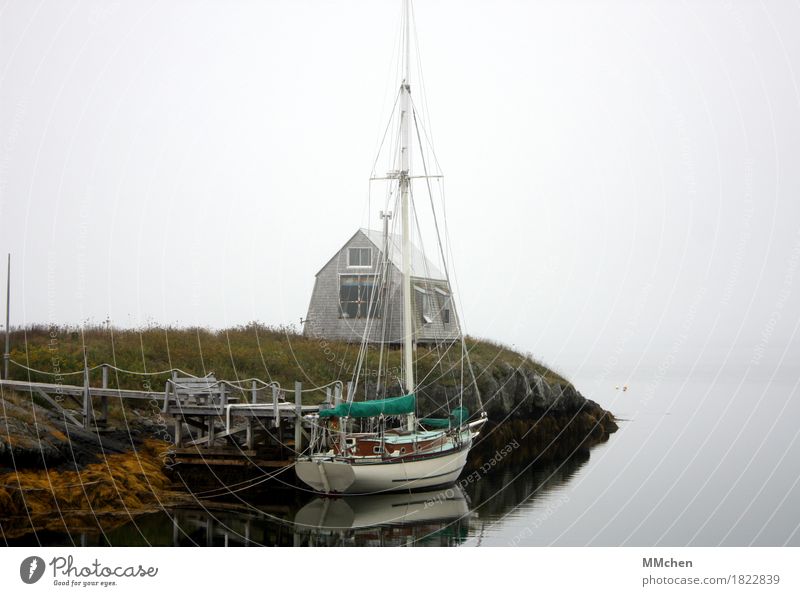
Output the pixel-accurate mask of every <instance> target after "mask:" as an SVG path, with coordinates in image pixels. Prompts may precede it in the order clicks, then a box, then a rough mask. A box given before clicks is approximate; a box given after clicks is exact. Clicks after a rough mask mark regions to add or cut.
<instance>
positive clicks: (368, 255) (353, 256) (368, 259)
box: [347, 248, 372, 267]
mask: <svg viewBox="0 0 800 596" xmlns="http://www.w3.org/2000/svg"><path fill="white" fill-rule="evenodd" d="M347 266H348V267H371V266H372V249H371V248H349V249H347Z"/></svg>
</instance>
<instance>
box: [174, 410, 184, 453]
mask: <svg viewBox="0 0 800 596" xmlns="http://www.w3.org/2000/svg"><path fill="white" fill-rule="evenodd" d="M175 447H183V423H182V421H181V417H180V415H179V414H175Z"/></svg>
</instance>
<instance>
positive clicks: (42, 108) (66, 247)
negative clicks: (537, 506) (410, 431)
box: [0, 0, 800, 383]
mask: <svg viewBox="0 0 800 596" xmlns="http://www.w3.org/2000/svg"><path fill="white" fill-rule="evenodd" d="M414 12H415V21H416V30H417V34H418V36H419V46H420V48H419V49H420V62H421V65H422V72H423V76H424V79H422V80H424V83H425V85H424V96H425V99H426V100H427V107H428V111H429V115H430V123H431V130H432V133H433V136H434V144H435V147H436V152H437V155H438V158H439V162H440V164H441V167H442V170H443V172H444V174H445V180H446V201H447V223H448V227H449V231H450V237H451V242H452V245H451V250H452V254H453V263H452V267H453V270H454V272H455V277H456V280H457V293H458V298H459V299H460V301H461V304H462V307H463V319H464V323H465V327H466V329H467V331H468V332H469V333H471V334H473V335H477V336H481V337H487V338H491V339H494V340H497V341H501V342H504V343H507V344H510V345H513V346H515V347H516V348H518V349H520V350H522V351H526V352H530V353H532V354H533V355H534V356H536V357H537V358H540V359H542V360H543V361H545V362H546V363H548V364H550V365H552V366H554V367H556V368H557V369H558V370H560V371H561V372H563V373H564V374H566V375H568V376H577V377H593V378H595V380H596V379H601V380H602V379H606V378H607V379H608V380H609V382H610V383H614V382H620V381H625V380H626V379H628V378H632V377H635V376H637V375H641V374H646V375H648V376H650V377H651V378H652V377H654V376H655V377H658V376H659V375H661V376H671V375H684V374H689V373H691V374H694V375H706V376H708V377H709V378H714V377H717V376H719V375H730V374H731V373H732V371H737V374H746V375H747V376H750V377H753V378H766V379H768V378H771V377H772V376H773V375H776V374H781V375H793V376H794V377H795V378H796V377H797V375H798V362H800V349H798V342H797V341H796V332H797V327H798V323H800V299H798V286H800V275H799V274H798V266H800V199H799V198H798V197H800V168H798V167H797V163H798V159H797V158H798V155H800V88H799V87H798V81H797V77H798V74H797V70H798V68H800V37H798V36H797V35H796V32H797V27H798V24H800V7H798V6H797V5H796V4H791V3H785V2H759V3H752V2H745V1H742V2H736V1H731V2H712V1H709V2H703V3H693V2H687V3H674V2H666V1H665V2H648V3H642V2H600V3H598V2H536V3H533V2H530V3H529V2H511V1H496V2H490V3H489V2H474V1H460V2H454V1H444V0H430V1H422V0H417V1H416V2H415V3H414ZM399 24H400V3H399V2H396V1H395V0H385V1H383V0H381V1H377V2H376V1H374V0H372V1H355V0H354V1H348V2H313V1H308V0H304V1H299V2H298V1H293V2H289V1H286V2H277V1H276V2H273V1H270V2H255V1H227V2H198V1H192V2H188V1H172V2H169V3H157V2H145V1H137V2H132V1H121V2H113V3H108V2H101V1H89V2H75V1H72V0H68V1H55V0H44V1H43V2H37V3H33V2H28V1H13V0H12V1H10V2H7V3H5V4H4V5H3V6H2V7H0V253H1V254H2V255H5V254H6V253H8V252H10V253H12V260H13V262H12V301H11V302H12V325H25V324H30V323H51V322H52V323H70V324H81V323H84V322H87V321H88V322H95V323H99V322H102V321H104V320H106V319H110V320H111V322H112V323H114V324H116V325H119V326H124V327H129V326H137V325H145V324H149V323H164V324H175V325H206V326H211V327H215V328H220V327H224V326H229V325H237V324H242V323H246V322H248V321H252V320H258V321H262V322H264V323H267V324H273V325H281V324H282V325H289V324H294V325H295V326H298V328H299V321H300V318H301V317H303V316H305V314H306V309H307V306H308V300H309V298H310V295H311V289H312V286H313V281H314V274H315V273H316V271H317V270H319V268H320V267H321V266H322V265H323V264H324V263H325V262H326V261H327V260H328V258H329V257H330V256H331V255H332V254H333V253H334V251H336V250H337V249H338V248H339V247H340V246H341V245H342V244H343V243H344V242H345V241H346V240H347V239H348V238H349V237H350V236H351V235H352V234H353V232H355V230H356V229H357V228H358V227H365V226H369V227H376V228H377V227H379V225H380V223H379V220H378V219H377V217H376V212H375V209H374V205H372V207H373V209H372V210H371V212H370V211H369V210H368V208H367V207H368V183H367V181H368V178H369V175H370V171H371V168H372V163H373V160H374V157H375V152H376V149H377V146H378V143H379V141H380V137H381V134H382V133H383V130H384V126H385V124H386V120H387V118H388V116H389V112H390V110H391V105H392V100H393V97H394V93H395V89H396V86H397V84H398V79H397V76H396V62H397V55H396V52H397V41H398V30H399ZM418 75H419V73H417V72H415V73H414V74H413V75H412V90H413V92H414V93H415V94H416V93H418V92H420V91H422V89H421V85H418V84H417V80H418V79H419V77H418ZM370 215H371V217H370ZM3 273H4V268H3ZM742 371H746V372H745V373H742Z"/></svg>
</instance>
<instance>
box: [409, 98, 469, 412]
mask: <svg viewBox="0 0 800 596" xmlns="http://www.w3.org/2000/svg"><path fill="white" fill-rule="evenodd" d="M412 114H413V116H414V129H415V130H416V132H417V142H418V143H420V146H421V145H422V139H421V137H420V133H419V126H418V121H417V114H416V109H415V108H414V107H413V102H412ZM433 153H434V156H435V155H436V152H435V151H433ZM421 157H422V169H423V171H424V172H425V174H426V175H427V173H428V166H427V162H426V161H425V156H424V155H422V156H421ZM437 165H438V164H437ZM425 183H426V184H427V186H428V195H429V197H430V201H431V211H432V212H433V223H434V226H435V228H436V237H437V239H438V241H439V250H440V252H441V256H442V266H443V267H444V274H445V277H446V279H447V284H448V285H450V273H449V271H448V267H447V259H446V257H445V253H444V247H443V246H442V240H441V234H440V231H439V220H438V218H437V217H436V209H435V207H434V204H433V192H432V190H431V186H430V178H425ZM448 246H449V242H448ZM450 293H451V295H452V287H451V291H450ZM453 314H454V316H455V318H456V323H457V324H458V328H459V333H460V335H461V337H462V342H463V341H464V340H463V338H464V330H463V328H462V327H461V321H460V317H459V314H458V309H455V308H454V309H453ZM464 356H465V357H466V359H467V366H468V368H469V369H470V371H472V363H471V362H470V359H469V352H468V351H465V352H464ZM471 374H472V380H473V385H474V387H475V393H476V396H477V398H478V403H479V404H480V406H481V410H483V401H482V399H481V396H480V390H479V389H478V382H477V379H476V378H475V373H474V371H473V372H471Z"/></svg>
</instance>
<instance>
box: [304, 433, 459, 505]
mask: <svg viewBox="0 0 800 596" xmlns="http://www.w3.org/2000/svg"><path fill="white" fill-rule="evenodd" d="M471 443H472V441H471V440H468V441H467V442H466V444H464V445H463V446H462V447H461V449H459V450H458V451H446V452H444V453H441V454H436V455H428V456H427V457H424V458H417V459H411V458H398V460H399V461H396V462H395V461H386V460H383V461H381V460H377V461H376V460H372V458H370V459H371V460H372V461H369V462H367V461H366V459H367V458H364V459H365V461H363V462H362V461H355V462H349V461H343V460H337V459H336V458H333V457H330V456H324V455H317V456H312V457H311V458H309V459H306V460H300V461H298V462H297V463H296V464H295V471H296V472H297V476H298V477H299V478H300V480H302V481H303V482H305V483H306V484H307V485H309V486H310V487H311V488H313V489H314V490H316V491H318V492H321V493H325V494H335V493H341V494H350V495H353V494H374V493H382V492H394V491H411V490H422V489H426V488H431V487H434V486H444V485H448V484H453V483H454V482H455V481H456V480H457V479H458V476H459V475H460V474H461V470H463V469H464V465H465V464H466V463H467V454H468V453H469V448H470V446H471Z"/></svg>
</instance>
